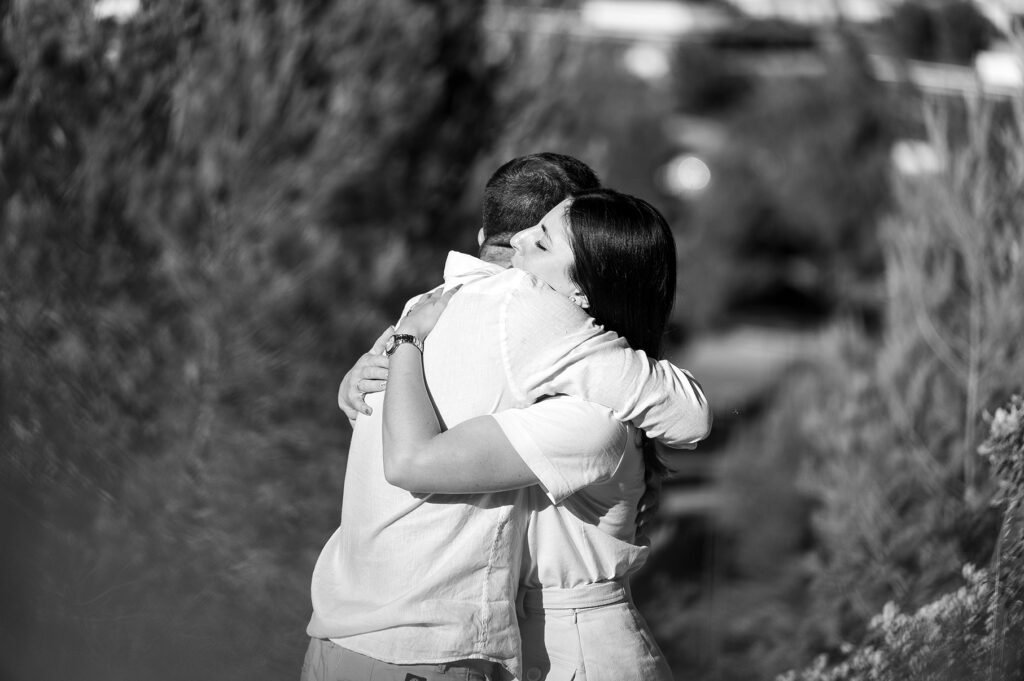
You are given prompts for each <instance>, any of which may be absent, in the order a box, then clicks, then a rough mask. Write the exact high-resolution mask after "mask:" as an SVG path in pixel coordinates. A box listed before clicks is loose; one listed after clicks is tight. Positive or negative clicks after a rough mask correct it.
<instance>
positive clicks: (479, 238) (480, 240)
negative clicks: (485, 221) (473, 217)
mask: <svg viewBox="0 0 1024 681" xmlns="http://www.w3.org/2000/svg"><path fill="white" fill-rule="evenodd" d="M476 245H477V246H483V245H484V228H483V227H481V228H480V231H479V232H477V233H476Z"/></svg>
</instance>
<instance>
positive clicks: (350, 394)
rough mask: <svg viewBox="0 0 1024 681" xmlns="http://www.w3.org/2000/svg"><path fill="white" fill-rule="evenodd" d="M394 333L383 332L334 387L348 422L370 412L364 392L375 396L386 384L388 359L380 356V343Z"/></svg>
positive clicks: (339, 404) (392, 328) (393, 329)
mask: <svg viewBox="0 0 1024 681" xmlns="http://www.w3.org/2000/svg"><path fill="white" fill-rule="evenodd" d="M394 333H395V327H393V326H389V327H388V328H386V329H384V333H382V334H381V335H380V338H378V339H377V340H376V341H375V342H374V343H373V347H372V348H370V351H369V352H367V353H365V354H363V355H362V356H361V357H360V358H359V359H358V360H356V363H355V364H354V365H353V366H352V368H351V369H349V370H348V373H347V374H345V378H343V379H342V380H341V387H339V388H338V406H339V407H341V410H342V411H343V412H345V416H347V417H348V420H349V421H355V420H356V416H357V415H359V414H366V415H367V416H369V415H370V414H372V413H373V410H372V409H370V407H369V405H367V404H366V400H365V399H364V398H365V397H366V394H367V393H379V392H380V391H381V390H384V388H386V387H387V384H388V358H387V357H386V356H385V355H384V344H385V343H387V340H388V339H389V338H391V336H392V335H394Z"/></svg>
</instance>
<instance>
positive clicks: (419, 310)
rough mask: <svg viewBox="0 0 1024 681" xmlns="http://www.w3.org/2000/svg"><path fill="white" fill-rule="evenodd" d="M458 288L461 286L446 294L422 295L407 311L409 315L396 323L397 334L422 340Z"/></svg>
mask: <svg viewBox="0 0 1024 681" xmlns="http://www.w3.org/2000/svg"><path fill="white" fill-rule="evenodd" d="M460 288H462V285H461V284H459V285H458V286H455V287H453V288H452V289H451V290H449V291H448V292H443V291H442V290H441V289H436V290H434V291H431V292H430V293H425V294H423V296H421V297H420V299H419V300H418V301H416V304H415V305H413V306H412V309H410V310H409V313H408V314H407V315H405V317H403V318H402V321H400V322H398V331H397V333H408V334H412V335H413V336H416V337H417V338H419V339H420V340H424V339H425V338H426V337H427V336H428V335H429V334H430V332H431V331H433V330H434V325H435V324H437V320H438V318H439V317H440V316H441V313H442V312H444V309H445V308H446V307H448V301H450V300H451V299H452V296H454V295H455V292H456V291H458V290H459V289H460Z"/></svg>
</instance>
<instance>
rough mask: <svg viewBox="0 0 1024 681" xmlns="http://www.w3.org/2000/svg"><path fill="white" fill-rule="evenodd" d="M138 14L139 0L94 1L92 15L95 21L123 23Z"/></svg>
mask: <svg viewBox="0 0 1024 681" xmlns="http://www.w3.org/2000/svg"><path fill="white" fill-rule="evenodd" d="M138 12H139V0H96V3H95V4H94V5H93V6H92V13H93V15H94V16H95V17H96V18H97V19H113V20H114V21H125V20H127V19H131V18H132V17H133V16H135V15H136V14H138Z"/></svg>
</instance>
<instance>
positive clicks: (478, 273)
mask: <svg viewBox="0 0 1024 681" xmlns="http://www.w3.org/2000/svg"><path fill="white" fill-rule="evenodd" d="M504 271H505V268H504V267H502V266H501V265H495V264H494V263H490V262H486V261H484V260H481V259H480V258H477V257H475V256H472V255H467V254H466V253H459V252H458V251H448V259H447V260H446V261H445V263H444V281H445V283H450V282H456V281H461V282H465V281H468V280H474V279H480V278H482V277H485V276H489V275H492V274H497V273H498V272H504Z"/></svg>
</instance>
